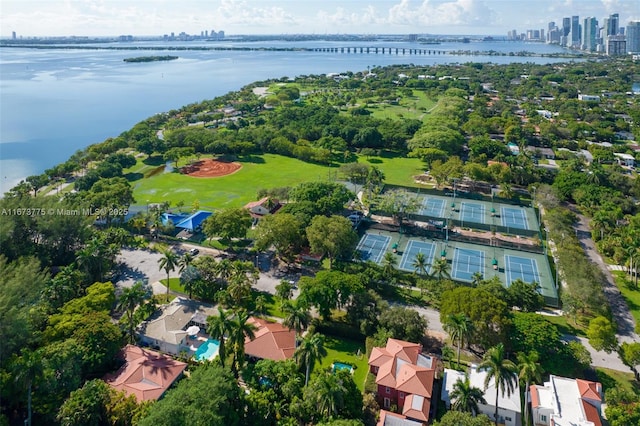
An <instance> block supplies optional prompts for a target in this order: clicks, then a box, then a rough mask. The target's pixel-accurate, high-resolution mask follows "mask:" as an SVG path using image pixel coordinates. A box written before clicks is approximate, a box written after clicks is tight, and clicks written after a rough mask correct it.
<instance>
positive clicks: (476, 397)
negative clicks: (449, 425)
mask: <svg viewBox="0 0 640 426" xmlns="http://www.w3.org/2000/svg"><path fill="white" fill-rule="evenodd" d="M449 396H450V397H451V408H452V409H454V410H456V411H464V412H467V413H471V414H473V415H474V416H475V415H476V414H478V412H479V411H480V410H479V409H478V404H486V403H487V401H486V400H485V399H484V392H483V391H482V389H480V388H476V387H474V386H471V380H470V379H469V375H468V374H465V375H464V380H458V381H457V382H455V383H454V384H453V390H452V391H451V393H450V394H449Z"/></svg>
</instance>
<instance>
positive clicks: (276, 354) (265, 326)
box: [244, 317, 296, 361]
mask: <svg viewBox="0 0 640 426" xmlns="http://www.w3.org/2000/svg"><path fill="white" fill-rule="evenodd" d="M247 322H248V323H250V324H253V325H254V326H255V327H256V329H257V330H256V331H255V332H254V336H255V338H254V339H253V340H251V339H249V338H247V339H246V340H245V342H244V352H245V354H246V355H247V356H249V357H252V358H255V359H272V360H274V361H282V360H285V359H291V358H293V353H294V352H295V350H296V333H295V331H293V330H289V329H288V328H287V327H285V326H283V325H282V324H280V323H278V322H269V321H266V320H264V319H262V318H256V317H250V318H249V320H248V321H247Z"/></svg>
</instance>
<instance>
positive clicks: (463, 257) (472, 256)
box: [451, 247, 484, 281]
mask: <svg viewBox="0 0 640 426" xmlns="http://www.w3.org/2000/svg"><path fill="white" fill-rule="evenodd" d="M451 270H452V274H451V277H452V278H454V279H456V280H465V281H472V280H473V274H475V273H476V272H480V273H481V274H483V273H484V252H483V251H480V250H473V249H467V248H460V247H456V249H455V252H454V253H453V264H452V265H451Z"/></svg>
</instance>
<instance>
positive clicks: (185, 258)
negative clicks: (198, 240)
mask: <svg viewBox="0 0 640 426" xmlns="http://www.w3.org/2000/svg"><path fill="white" fill-rule="evenodd" d="M192 262H193V256H192V255H191V253H189V252H186V253H184V254H183V255H182V256H180V259H179V260H178V266H179V267H180V269H178V272H180V273H182V271H184V270H185V268H187V267H188V266H189V265H191V263H192Z"/></svg>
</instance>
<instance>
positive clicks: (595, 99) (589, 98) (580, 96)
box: [578, 93, 600, 102]
mask: <svg viewBox="0 0 640 426" xmlns="http://www.w3.org/2000/svg"><path fill="white" fill-rule="evenodd" d="M578 100H579V101H585V102H600V96H598V95H583V94H581V93H579V94H578Z"/></svg>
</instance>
